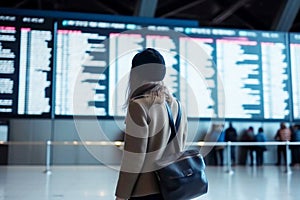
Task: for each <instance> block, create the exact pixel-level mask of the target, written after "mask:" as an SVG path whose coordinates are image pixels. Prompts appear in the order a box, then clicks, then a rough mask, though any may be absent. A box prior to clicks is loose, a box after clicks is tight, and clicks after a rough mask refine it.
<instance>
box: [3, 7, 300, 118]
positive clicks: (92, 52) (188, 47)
mask: <svg viewBox="0 0 300 200" xmlns="http://www.w3.org/2000/svg"><path fill="white" fill-rule="evenodd" d="M31 12H32V11H31ZM28 13H30V12H28ZM67 15H68V14H65V15H61V14H59V13H58V14H57V16H53V14H52V15H51V13H47V15H43V14H42V13H41V12H40V14H37V13H36V14H34V15H31V14H26V12H21V13H19V14H18V13H16V14H0V24H1V25H0V85H1V87H0V113H1V115H3V116H8V117H9V116H12V117H14V116H42V117H53V116H54V117H60V116H61V117H65V116H71V117H72V116H74V115H78V116H100V117H114V116H125V110H124V104H125V101H126V99H125V98H126V92H127V85H128V78H129V72H130V68H131V60H132V58H133V56H134V55H135V54H136V53H137V52H139V51H141V50H143V49H145V48H155V49H157V50H159V51H160V53H161V54H162V55H163V56H164V58H165V62H166V68H167V73H166V77H165V80H164V82H165V84H166V86H167V87H168V88H169V89H170V90H171V93H172V94H173V95H174V96H176V97H177V98H178V99H180V100H181V102H182V104H183V105H184V106H185V108H186V111H187V116H188V117H191V118H227V119H235V120H239V119H241V120H289V119H290V117H291V116H292V114H293V116H294V118H295V119H300V106H299V102H300V90H299V89H298V87H297V83H299V81H300V75H299V74H300V71H299V70H300V69H299V66H300V64H299V59H298V58H297V56H298V54H299V52H300V39H299V38H300V35H299V34H290V38H289V39H290V44H288V38H287V37H288V34H287V33H282V32H271V31H248V30H237V29H216V28H197V27H189V28H187V27H186V26H184V25H183V26H181V25H178V24H177V25H176V23H174V24H172V23H171V24H170V25H166V24H167V22H165V23H161V22H160V23H159V21H157V23H155V21H152V22H151V23H147V22H146V21H144V22H143V20H140V21H139V22H137V21H134V20H133V21H130V20H131V18H126V20H125V22H124V21H122V20H121V21H120V18H119V19H117V18H109V17H106V18H105V17H103V16H102V18H101V17H100V18H97V17H95V16H87V15H80V16H78V17H76V15H74V13H73V15H71V14H70V16H67ZM46 16H47V17H46ZM71 16H72V17H71ZM73 17H74V18H73ZM124 19H125V18H124ZM289 56H290V58H289ZM290 66H291V68H290ZM289 77H291V80H290V79H289ZM291 88H292V91H290V90H291ZM291 99H292V100H293V113H291V108H292V105H291V102H292V101H291ZM52 111H53V112H54V113H52Z"/></svg>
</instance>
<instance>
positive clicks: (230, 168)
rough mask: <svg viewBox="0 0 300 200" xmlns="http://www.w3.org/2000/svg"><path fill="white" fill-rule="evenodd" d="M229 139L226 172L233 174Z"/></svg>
mask: <svg viewBox="0 0 300 200" xmlns="http://www.w3.org/2000/svg"><path fill="white" fill-rule="evenodd" d="M231 145H232V144H231V141H228V142H227V171H226V172H227V173H228V174H233V173H234V172H233V170H232V167H231Z"/></svg>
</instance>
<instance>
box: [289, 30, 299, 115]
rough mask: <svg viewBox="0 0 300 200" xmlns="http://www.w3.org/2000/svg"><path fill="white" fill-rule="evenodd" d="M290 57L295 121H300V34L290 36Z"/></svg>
mask: <svg viewBox="0 0 300 200" xmlns="http://www.w3.org/2000/svg"><path fill="white" fill-rule="evenodd" d="M290 55H291V58H290V60H291V74H292V88H293V91H292V99H293V115H294V119H296V120H300V88H299V83H300V57H299V55H300V34H297V33H291V34H290Z"/></svg>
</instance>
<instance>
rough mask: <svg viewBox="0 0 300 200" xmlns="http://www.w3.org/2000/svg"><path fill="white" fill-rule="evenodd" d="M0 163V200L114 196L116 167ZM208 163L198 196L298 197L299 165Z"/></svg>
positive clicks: (242, 199)
mask: <svg viewBox="0 0 300 200" xmlns="http://www.w3.org/2000/svg"><path fill="white" fill-rule="evenodd" d="M44 169H45V168H44V167H43V166H9V167H6V166H2V167H0V200H96V199H97V200H100V199H101V200H113V199H114V189H115V183H116V180H117V175H118V173H117V171H116V170H114V169H111V168H108V167H105V166H53V167H52V168H51V171H52V173H51V175H48V174H46V173H44V172H43V171H44ZM233 170H234V173H233V174H232V175H230V174H228V173H226V168H222V167H212V166H208V167H207V169H206V172H207V176H208V179H209V192H208V194H206V195H204V196H202V197H200V198H198V199H199V200H219V199H221V200H225V199H228V200H248V199H249V200H299V199H300V168H292V173H290V174H288V173H285V171H284V168H283V167H282V168H281V167H276V166H264V167H259V168H257V167H248V166H247V167H241V166H238V167H234V168H233Z"/></svg>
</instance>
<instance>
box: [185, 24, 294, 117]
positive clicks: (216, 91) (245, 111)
mask: <svg viewBox="0 0 300 200" xmlns="http://www.w3.org/2000/svg"><path fill="white" fill-rule="evenodd" d="M182 31H183V32H184V33H185V34H187V35H188V36H189V37H187V38H181V40H180V41H181V42H180V44H181V46H180V51H182V54H183V55H185V57H188V58H189V60H192V63H193V64H194V65H196V68H198V70H200V72H201V73H200V74H202V77H198V78H197V77H195V75H194V78H193V79H192V80H193V81H194V82H195V83H194V84H192V85H194V86H195V87H196V88H198V90H199V88H201V87H202V88H203V89H202V90H206V91H208V92H207V94H208V95H207V94H206V95H204V96H203V97H204V98H203V97H202V96H198V97H197V98H199V101H201V99H202V102H203V109H204V110H206V113H213V116H217V117H222V116H224V117H225V118H231V119H261V120H264V119H289V117H290V114H291V113H290V108H291V107H290V106H291V105H290V104H289V98H290V97H289V94H290V91H289V79H288V77H289V68H288V64H289V63H288V45H287V42H286V34H285V33H280V32H267V31H266V32H264V31H245V30H230V29H205V28H203V29H201V28H191V29H184V30H182ZM196 45H197V46H198V47H194V48H193V46H196ZM199 46H200V47H201V48H202V49H203V51H205V52H206V54H203V55H202V56H201V54H199V53H197V52H199V51H195V50H194V49H195V48H199ZM197 54H198V56H197ZM201 57H202V59H203V57H204V61H202V64H201V59H200V58H201ZM205 60H206V61H207V62H205ZM210 60H212V61H210ZM197 62H198V63H199V62H200V63H199V64H197ZM182 63H183V65H180V69H181V72H182V73H185V74H187V75H186V76H190V77H192V76H193V74H195V73H194V72H193V70H191V69H192V67H191V64H190V65H187V63H186V62H182ZM188 79H189V78H188ZM197 83H198V84H197ZM201 84H202V85H201ZM220 86H222V87H221V88H224V89H223V91H224V96H225V98H223V95H221V91H220ZM200 90H201V89H200ZM181 92H182V91H181ZM188 94H189V93H187V96H188ZM199 94H200V92H199ZM187 105H190V104H187ZM223 112H224V115H220V113H223ZM200 113H201V112H200Z"/></svg>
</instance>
